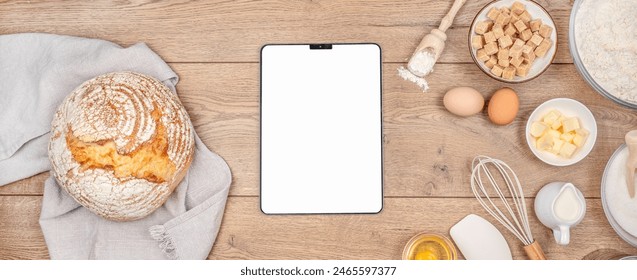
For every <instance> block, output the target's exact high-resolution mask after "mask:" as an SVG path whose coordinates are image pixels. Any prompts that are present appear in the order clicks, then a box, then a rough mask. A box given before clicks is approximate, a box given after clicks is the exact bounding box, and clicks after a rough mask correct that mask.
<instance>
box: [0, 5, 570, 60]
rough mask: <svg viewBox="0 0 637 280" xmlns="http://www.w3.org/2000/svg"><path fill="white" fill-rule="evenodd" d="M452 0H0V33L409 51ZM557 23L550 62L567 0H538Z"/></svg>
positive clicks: (563, 44)
mask: <svg viewBox="0 0 637 280" xmlns="http://www.w3.org/2000/svg"><path fill="white" fill-rule="evenodd" d="M451 2H452V1H437V0H409V1H379V0H375V1H369V0H351V1H339V0H325V1H287V0H268V1H256V0H252V1H249V0H247V1H222V0H219V1H192V0H176V1H150V0H141V1H88V2H87V1H81V0H72V1H64V2H63V3H55V4H54V5H52V4H51V3H50V2H48V1H42V0H41V1H16V2H11V1H7V2H6V3H4V4H3V5H2V7H1V9H0V20H2V23H3V24H2V26H0V33H2V34H6V33H18V32H47V33H57V34H67V35H74V36H82V37H90V38H101V39H105V40H109V41H113V42H116V43H118V44H122V45H130V44H134V43H137V42H146V43H147V44H149V45H150V47H151V48H153V49H154V50H155V51H157V52H158V53H159V54H160V55H161V56H162V57H163V58H164V59H165V60H167V61H170V62H236V61H243V62H257V61H258V60H259V52H258V51H259V48H261V46H262V45H264V44H267V43H294V42H308V43H311V42H315V43H316V42H376V43H379V44H380V45H381V46H382V48H383V51H384V56H383V58H384V61H386V62H401V61H404V60H405V59H407V58H408V57H410V56H411V53H412V52H413V50H414V48H415V47H416V45H418V43H419V42H420V40H421V39H422V37H423V36H424V35H425V34H427V33H429V31H430V30H431V29H432V28H434V27H437V26H438V24H439V23H440V21H441V20H442V18H443V16H444V15H445V14H446V13H447V10H448V9H449V7H451ZM489 2H491V0H476V1H467V3H466V4H465V6H464V7H463V8H461V9H460V11H459V13H458V15H457V16H456V19H455V21H454V25H452V27H451V29H450V30H448V31H447V35H448V37H449V39H448V41H447V44H446V45H447V51H446V52H445V53H444V54H443V56H442V57H441V61H442V62H471V58H470V56H469V52H468V42H467V40H468V39H467V32H468V28H467V27H468V26H469V25H470V24H471V21H472V20H473V17H474V16H475V14H476V13H477V12H478V11H479V10H480V9H481V8H482V7H483V6H484V5H486V4H487V3H489ZM538 2H539V3H540V4H542V5H543V6H544V7H545V8H546V9H547V10H548V11H549V13H550V14H551V16H552V17H553V18H554V20H555V22H556V25H557V30H558V34H559V36H558V52H557V56H556V62H572V60H571V58H570V55H569V53H568V47H567V43H568V36H567V34H568V32H567V30H568V19H569V13H570V9H571V4H570V3H569V1H565V0H554V1H547V0H542V1H538Z"/></svg>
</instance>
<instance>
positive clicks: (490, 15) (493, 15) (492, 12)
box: [487, 8, 500, 20]
mask: <svg viewBox="0 0 637 280" xmlns="http://www.w3.org/2000/svg"><path fill="white" fill-rule="evenodd" d="M499 15H500V10H498V9H496V8H491V10H489V12H488V13H487V17H488V18H490V19H491V20H495V19H496V18H498V16H499Z"/></svg>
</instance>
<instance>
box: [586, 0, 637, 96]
mask: <svg viewBox="0 0 637 280" xmlns="http://www.w3.org/2000/svg"><path fill="white" fill-rule="evenodd" d="M636 15H637V1H632V0H631V1H626V0H605V1H599V0H583V1H582V3H581V5H580V7H579V10H578V12H577V15H576V17H575V42H576V43H577V52H578V54H579V56H580V58H581V60H582V63H583V64H584V66H585V68H586V71H587V72H588V73H589V74H590V75H591V76H592V77H593V79H594V80H595V82H597V83H598V84H599V85H600V86H601V87H602V88H604V89H605V90H606V91H607V92H608V93H610V94H611V95H613V96H615V97H617V98H619V99H621V100H624V101H627V102H630V103H635V104H637V20H635V16H636Z"/></svg>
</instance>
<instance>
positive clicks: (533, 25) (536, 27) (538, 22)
mask: <svg viewBox="0 0 637 280" xmlns="http://www.w3.org/2000/svg"><path fill="white" fill-rule="evenodd" d="M529 25H530V28H531V31H539V30H540V26H542V20H541V19H536V20H532V21H530V22H529Z"/></svg>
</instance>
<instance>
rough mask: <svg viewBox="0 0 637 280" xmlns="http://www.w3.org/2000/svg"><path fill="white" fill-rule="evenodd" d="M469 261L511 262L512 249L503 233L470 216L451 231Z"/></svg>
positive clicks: (484, 221) (454, 240)
mask: <svg viewBox="0 0 637 280" xmlns="http://www.w3.org/2000/svg"><path fill="white" fill-rule="evenodd" d="M449 234H450V235H451V238H452V239H453V242H454V243H456V245H457V246H458V249H459V250H460V252H462V255H463V256H464V257H465V259H467V260H511V259H512V256H511V249H510V248H509V245H508V244H507V242H506V240H505V239H504V236H502V233H500V231H499V230H498V229H497V228H496V227H495V226H494V225H493V224H491V223H489V221H487V220H485V219H484V218H482V217H480V216H478V215H476V214H469V215H467V216H466V217H464V218H463V219H462V220H460V222H458V223H457V224H455V225H454V226H453V227H451V229H449Z"/></svg>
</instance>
